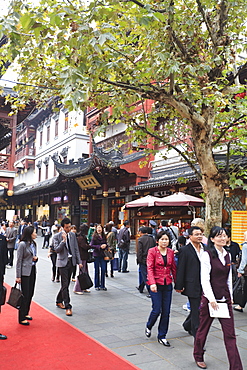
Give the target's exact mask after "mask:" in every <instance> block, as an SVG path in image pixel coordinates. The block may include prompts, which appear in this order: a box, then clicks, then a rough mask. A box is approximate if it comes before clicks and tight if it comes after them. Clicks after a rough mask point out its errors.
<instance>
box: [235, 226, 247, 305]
mask: <svg viewBox="0 0 247 370" xmlns="http://www.w3.org/2000/svg"><path fill="white" fill-rule="evenodd" d="M237 273H238V277H241V276H243V277H244V289H243V300H242V302H241V304H240V305H237V306H235V307H234V308H233V309H234V310H235V311H238V312H243V308H244V307H245V305H246V302H247V231H245V233H244V242H243V243H242V252H241V261H240V264H239V267H238V269H237Z"/></svg>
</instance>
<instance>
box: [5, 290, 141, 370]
mask: <svg viewBox="0 0 247 370" xmlns="http://www.w3.org/2000/svg"><path fill="white" fill-rule="evenodd" d="M8 292H9V287H8ZM7 296H8V294H7ZM17 314H18V312H17V310H16V309H14V308H13V307H11V306H9V305H8V304H5V305H4V306H3V307H2V313H1V314H0V333H1V334H5V335H7V337H8V339H7V340H0V369H3V370H13V369H15V370H24V369H25V370H30V369H46V370H57V369H58V370H65V369H66V370H67V369H69V370H70V369H71V370H72V369H73V370H75V369H79V370H80V369H83V370H96V369H97V370H116V369H117V370H134V369H138V368H137V367H136V366H135V365H132V364H131V363H129V362H128V361H126V360H125V359H123V358H122V357H120V356H118V355H117V354H115V353H114V352H112V351H111V350H109V349H108V348H106V347H105V346H103V345H102V344H100V343H99V342H97V341H96V340H94V339H92V338H90V337H89V336H88V335H87V334H84V333H83V332H81V331H80V330H78V329H76V328H75V327H73V326H72V325H70V324H68V323H67V322H66V321H64V320H62V319H60V318H58V317H57V316H55V315H53V314H52V313H50V312H49V311H47V310H46V309H44V308H42V307H41V306H39V305H38V304H36V303H34V302H32V306H31V311H30V314H31V315H32V316H33V318H34V320H33V321H31V324H30V325H29V326H28V327H25V326H22V325H19V324H18V322H17Z"/></svg>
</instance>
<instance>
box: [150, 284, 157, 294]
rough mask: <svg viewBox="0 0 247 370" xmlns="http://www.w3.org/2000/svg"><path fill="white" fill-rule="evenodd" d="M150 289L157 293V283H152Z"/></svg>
mask: <svg viewBox="0 0 247 370" xmlns="http://www.w3.org/2000/svg"><path fill="white" fill-rule="evenodd" d="M150 290H151V291H152V292H154V293H157V285H156V284H152V285H150Z"/></svg>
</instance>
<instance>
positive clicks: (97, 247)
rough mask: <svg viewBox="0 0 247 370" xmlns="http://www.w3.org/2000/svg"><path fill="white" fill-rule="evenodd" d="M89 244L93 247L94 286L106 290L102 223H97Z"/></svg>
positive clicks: (104, 242) (104, 237)
mask: <svg viewBox="0 0 247 370" xmlns="http://www.w3.org/2000/svg"><path fill="white" fill-rule="evenodd" d="M90 246H91V247H92V248H93V249H94V251H93V256H94V258H95V261H94V286H95V289H96V290H105V291H106V290H107V288H106V287H105V273H106V261H105V260H104V250H105V249H106V248H107V244H106V236H105V233H104V230H103V227H102V225H100V224H98V225H97V227H96V230H95V232H94V233H93V236H92V240H91V243H90Z"/></svg>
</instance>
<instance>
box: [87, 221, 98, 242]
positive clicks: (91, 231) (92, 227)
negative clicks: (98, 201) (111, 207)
mask: <svg viewBox="0 0 247 370" xmlns="http://www.w3.org/2000/svg"><path fill="white" fill-rule="evenodd" d="M89 226H90V227H89V229H88V233H87V240H88V243H91V240H92V236H93V233H94V232H95V228H96V226H97V225H96V224H94V223H92V222H91V223H90V225H89Z"/></svg>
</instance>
